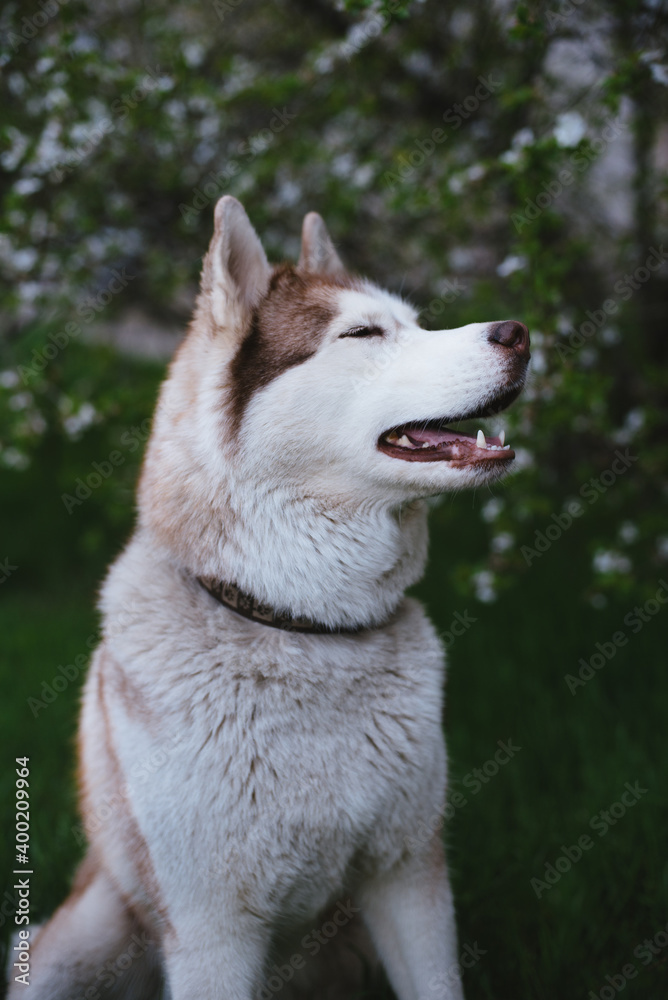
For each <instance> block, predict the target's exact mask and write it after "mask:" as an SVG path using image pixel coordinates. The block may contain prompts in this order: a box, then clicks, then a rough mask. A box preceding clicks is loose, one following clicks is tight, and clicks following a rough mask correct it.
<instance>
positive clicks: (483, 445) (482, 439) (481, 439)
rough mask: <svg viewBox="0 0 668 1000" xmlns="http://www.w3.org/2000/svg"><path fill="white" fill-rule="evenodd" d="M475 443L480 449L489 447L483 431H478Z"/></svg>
mask: <svg viewBox="0 0 668 1000" xmlns="http://www.w3.org/2000/svg"><path fill="white" fill-rule="evenodd" d="M475 443H476V445H477V446H478V448H486V447H487V441H486V440H485V435H484V434H483V432H482V431H478V436H477V438H476V439H475Z"/></svg>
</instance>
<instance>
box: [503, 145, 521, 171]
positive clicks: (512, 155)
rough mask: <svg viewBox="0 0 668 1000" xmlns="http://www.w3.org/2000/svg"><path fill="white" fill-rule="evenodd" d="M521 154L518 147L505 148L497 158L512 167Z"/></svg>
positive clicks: (517, 161)
mask: <svg viewBox="0 0 668 1000" xmlns="http://www.w3.org/2000/svg"><path fill="white" fill-rule="evenodd" d="M520 158H521V154H520V151H519V149H507V150H506V151H505V153H502V154H501V156H500V157H499V159H500V160H501V163H505V164H506V165H507V166H509V167H514V166H515V164H516V163H519V161H520Z"/></svg>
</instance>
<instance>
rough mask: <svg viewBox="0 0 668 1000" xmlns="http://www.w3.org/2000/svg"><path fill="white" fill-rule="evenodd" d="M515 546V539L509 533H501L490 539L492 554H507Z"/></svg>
mask: <svg viewBox="0 0 668 1000" xmlns="http://www.w3.org/2000/svg"><path fill="white" fill-rule="evenodd" d="M514 544H515V537H514V535H511V534H510V532H509V531H502V532H500V534H498V535H494V538H493V539H492V552H507V551H508V549H512V547H513V545H514Z"/></svg>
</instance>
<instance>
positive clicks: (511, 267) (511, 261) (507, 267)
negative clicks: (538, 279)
mask: <svg viewBox="0 0 668 1000" xmlns="http://www.w3.org/2000/svg"><path fill="white" fill-rule="evenodd" d="M527 264H528V261H527V259H526V257H523V256H521V255H520V254H510V255H509V256H508V257H506V259H505V260H503V261H501V263H500V264H499V266H498V267H497V269H496V273H497V274H498V275H499V277H500V278H507V277H508V275H509V274H514V273H515V271H523V270H524V268H525V267H526V266H527Z"/></svg>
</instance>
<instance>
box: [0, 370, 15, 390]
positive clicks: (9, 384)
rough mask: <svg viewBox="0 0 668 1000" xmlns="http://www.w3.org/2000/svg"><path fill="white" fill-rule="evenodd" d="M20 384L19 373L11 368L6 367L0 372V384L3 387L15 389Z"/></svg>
mask: <svg viewBox="0 0 668 1000" xmlns="http://www.w3.org/2000/svg"><path fill="white" fill-rule="evenodd" d="M18 384H19V374H18V372H15V371H13V370H12V369H11V368H5V370H4V371H3V372H0V385H1V386H2V388H3V389H13V388H14V387H15V386H17V385H18Z"/></svg>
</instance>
